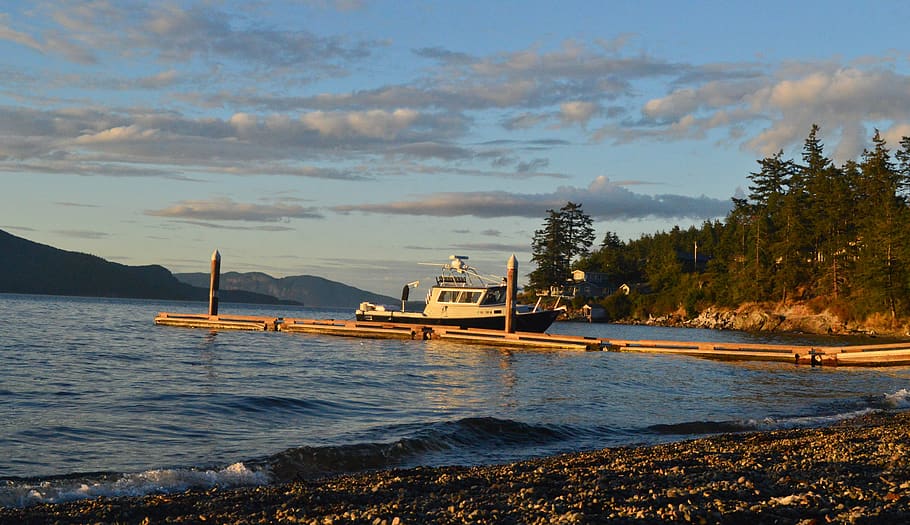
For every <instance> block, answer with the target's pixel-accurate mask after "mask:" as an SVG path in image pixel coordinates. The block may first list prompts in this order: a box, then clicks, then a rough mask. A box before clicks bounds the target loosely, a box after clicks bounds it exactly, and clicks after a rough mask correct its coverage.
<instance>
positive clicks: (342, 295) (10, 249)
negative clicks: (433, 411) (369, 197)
mask: <svg viewBox="0 0 910 525" xmlns="http://www.w3.org/2000/svg"><path fill="white" fill-rule="evenodd" d="M0 268H2V270H0V293H22V294H44V295H73V296H84V297H122V298H135V299H166V300H181V301H207V300H208V287H209V274H192V273H187V274H178V275H174V274H173V273H171V272H170V271H169V270H168V269H167V268H165V267H163V266H160V265H157V264H155V265H147V266H128V265H124V264H119V263H115V262H111V261H108V260H105V259H102V258H101V257H97V256H94V255H89V254H85V253H79V252H71V251H66V250H61V249H59V248H54V247H52V246H47V245H45V244H40V243H36V242H34V241H30V240H28V239H24V238H22V237H17V236H15V235H12V234H10V233H8V232H6V231H3V230H0ZM218 295H219V299H220V301H221V302H222V303H251V304H296V305H300V304H304V305H307V306H324V307H350V308H353V307H356V306H357V305H358V304H359V303H360V302H361V301H372V302H380V303H392V304H395V303H396V302H397V301H398V299H395V298H392V297H386V296H383V295H378V294H374V293H371V292H366V291H363V290H360V289H357V288H354V287H352V286H348V285H345V284H342V283H337V282H334V281H330V280H328V279H323V278H321V277H314V276H309V275H301V276H296V277H285V278H281V279H276V278H274V277H270V276H268V275H266V274H263V273H244V274H241V273H236V272H227V273H225V274H222V276H221V286H220V291H219V294H218Z"/></svg>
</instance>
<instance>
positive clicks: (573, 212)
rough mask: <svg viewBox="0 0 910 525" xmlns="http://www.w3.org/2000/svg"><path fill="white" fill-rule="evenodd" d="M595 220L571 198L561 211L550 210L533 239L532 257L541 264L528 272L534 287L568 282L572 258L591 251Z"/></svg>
mask: <svg viewBox="0 0 910 525" xmlns="http://www.w3.org/2000/svg"><path fill="white" fill-rule="evenodd" d="M592 224H593V220H592V219H591V217H589V216H588V215H586V214H585V213H584V211H583V210H582V208H581V204H575V203H573V202H568V203H566V205H565V206H563V207H562V208H560V210H559V211H558V212H557V211H554V210H547V218H546V219H545V221H544V227H543V229H540V230H537V231H535V232H534V238H533V239H532V241H531V259H532V260H533V261H534V262H535V263H536V264H537V268H536V269H535V270H534V271H532V272H531V273H530V274H529V275H528V277H529V281H530V282H529V285H530V287H531V288H533V289H535V290H546V289H549V288H550V287H551V286H562V285H563V284H564V283H565V282H566V280H567V279H568V278H569V271H570V270H571V265H572V260H573V259H574V258H575V257H579V256H582V257H584V256H587V255H588V254H589V253H590V248H591V244H592V243H593V242H594V228H593V227H592Z"/></svg>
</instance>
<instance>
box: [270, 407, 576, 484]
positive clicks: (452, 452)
mask: <svg viewBox="0 0 910 525" xmlns="http://www.w3.org/2000/svg"><path fill="white" fill-rule="evenodd" d="M575 433H576V431H575V430H574V429H572V428H569V427H559V426H550V425H546V426H544V425H530V424H526V423H520V422H517V421H512V420H503V419H496V418H489V417H487V418H465V419H460V420H458V421H448V422H441V423H435V424H431V425H429V427H427V426H425V425H422V426H421V427H420V428H419V429H418V430H415V431H412V432H410V433H409V435H407V436H405V437H402V438H400V439H398V440H395V441H392V442H387V443H359V444H352V445H339V446H322V447H299V448H293V449H289V450H286V451H284V452H281V453H279V454H275V455H274V456H271V457H270V458H268V459H267V460H266V462H267V463H268V465H269V470H270V471H271V473H272V475H273V476H274V477H275V479H276V480H277V481H288V480H292V479H312V478H317V477H325V476H330V475H337V474H345V473H352V472H362V471H365V470H374V469H381V468H390V467H396V466H402V465H404V464H407V463H413V462H414V460H416V459H418V458H421V457H422V456H424V455H426V454H431V453H435V452H447V454H444V455H445V456H446V457H447V458H457V457H476V456H477V455H478V452H479V451H484V450H496V451H497V452H501V451H503V450H508V449H527V448H531V447H535V446H540V445H546V444H550V443H554V442H558V441H560V440H563V439H569V438H571V437H572V435H573V434H575Z"/></svg>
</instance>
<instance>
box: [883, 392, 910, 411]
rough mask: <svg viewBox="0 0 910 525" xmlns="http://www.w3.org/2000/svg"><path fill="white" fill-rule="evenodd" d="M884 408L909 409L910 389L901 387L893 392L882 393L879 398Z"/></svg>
mask: <svg viewBox="0 0 910 525" xmlns="http://www.w3.org/2000/svg"><path fill="white" fill-rule="evenodd" d="M880 402H881V404H882V405H883V407H884V408H890V409H898V410H906V409H910V390H907V389H906V388H902V389H900V390H898V391H897V392H894V393H893V394H884V395H883V396H882V398H881V400H880Z"/></svg>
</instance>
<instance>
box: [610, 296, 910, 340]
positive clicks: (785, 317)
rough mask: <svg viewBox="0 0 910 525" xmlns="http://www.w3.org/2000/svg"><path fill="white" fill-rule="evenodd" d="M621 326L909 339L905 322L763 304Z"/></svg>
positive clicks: (800, 306)
mask: <svg viewBox="0 0 910 525" xmlns="http://www.w3.org/2000/svg"><path fill="white" fill-rule="evenodd" d="M618 322H619V323H621V324H645V325H650V326H671V327H682V328H707V329H710V330H741V331H745V332H786V333H800V334H818V335H865V336H872V337H875V336H884V337H907V336H910V325H908V324H907V323H906V322H902V323H897V324H892V323H890V322H886V321H884V320H883V319H877V318H876V319H867V320H864V321H862V322H859V321H844V320H842V319H841V318H840V317H838V316H837V315H836V314H834V313H832V312H830V311H828V310H822V311H820V312H815V311H813V310H812V309H811V308H809V307H807V306H806V305H804V304H799V303H796V304H788V305H767V304H757V303H749V304H744V305H742V306H740V307H738V308H720V307H709V308H706V309H705V310H703V311H702V312H700V313H699V314H698V315H697V316H695V317H688V316H686V315H685V313H684V312H681V311H680V312H674V313H671V314H667V315H661V316H657V317H654V316H649V317H648V319H644V320H640V319H626V320H622V321H618Z"/></svg>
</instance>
